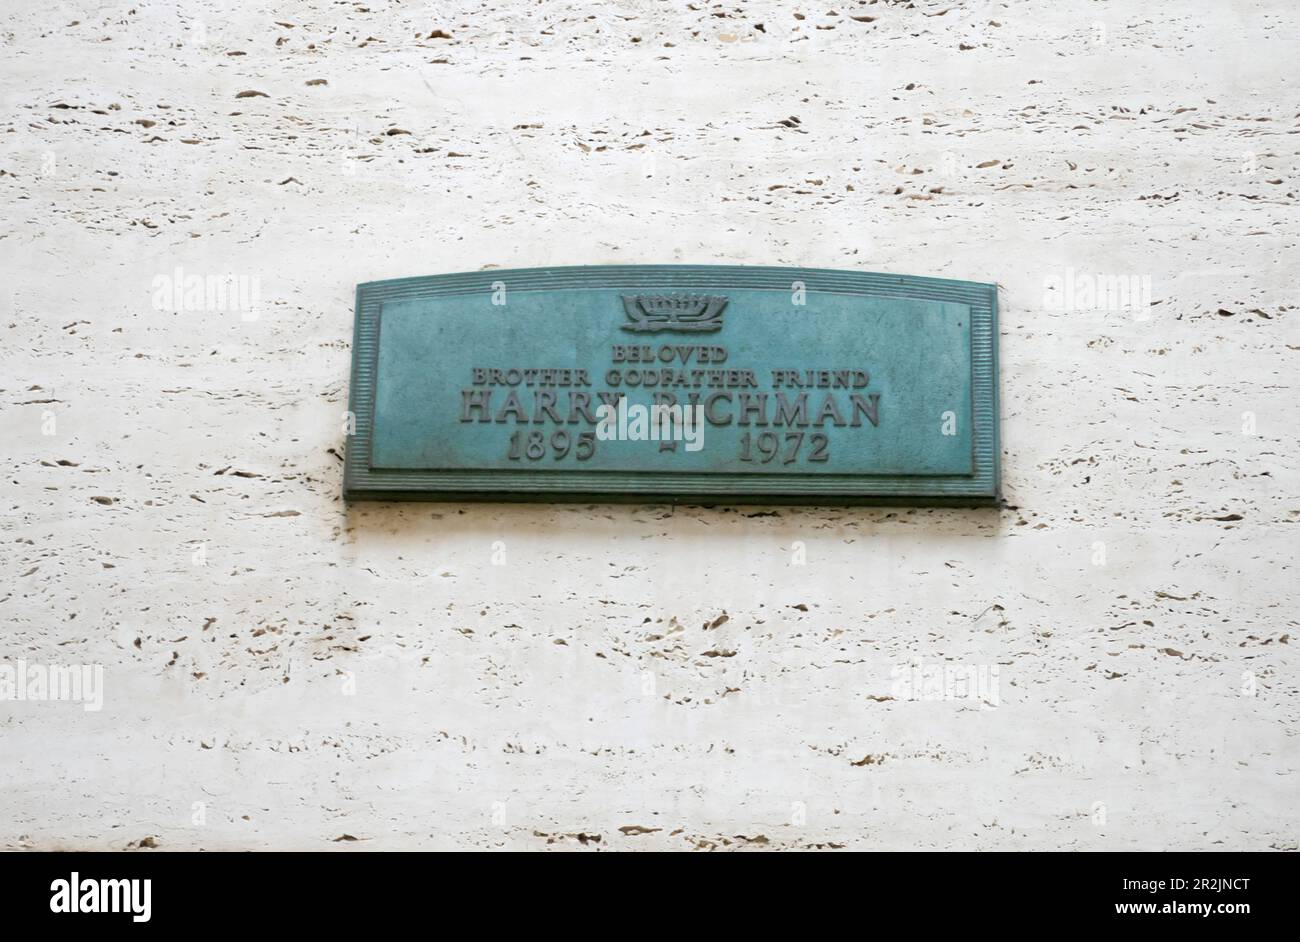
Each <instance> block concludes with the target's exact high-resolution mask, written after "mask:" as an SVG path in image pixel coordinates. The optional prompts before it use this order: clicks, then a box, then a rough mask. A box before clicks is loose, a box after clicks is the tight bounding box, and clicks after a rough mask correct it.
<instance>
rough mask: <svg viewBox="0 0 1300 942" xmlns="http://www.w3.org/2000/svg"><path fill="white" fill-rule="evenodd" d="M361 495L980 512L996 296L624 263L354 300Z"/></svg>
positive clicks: (830, 274)
mask: <svg viewBox="0 0 1300 942" xmlns="http://www.w3.org/2000/svg"><path fill="white" fill-rule="evenodd" d="M351 403H352V404H351V411H352V414H353V416H354V419H355V423H354V425H355V427H354V433H353V435H352V436H351V437H350V439H349V441H348V447H347V463H346V467H345V471H344V495H345V497H347V498H348V499H352V500H357V499H414V500H552V501H558V500H590V501H610V500H635V501H647V500H674V501H679V502H691V503H719V502H726V503H803V504H809V503H812V504H817V503H820V504H852V503H875V504H912V503H916V504H944V503H948V504H986V503H993V502H996V500H997V498H998V404H997V403H998V399H997V291H996V288H995V286H993V285H988V284H976V283H972V282H965V281H948V280H943V279H937V278H915V277H909V276H903V275H879V274H868V273H864V272H850V271H827V270H821V269H804V268H757V267H740V266H715V265H701V266H695V265H627V266H623V265H611V266H585V267H575V268H544V269H517V270H493V271H483V272H470V273H464V274H454V275H432V276H429V277H424V278H403V279H398V280H394V281H377V282H368V283H366V284H363V285H359V286H358V287H357V307H356V330H355V339H354V343H353V350H352V391H351Z"/></svg>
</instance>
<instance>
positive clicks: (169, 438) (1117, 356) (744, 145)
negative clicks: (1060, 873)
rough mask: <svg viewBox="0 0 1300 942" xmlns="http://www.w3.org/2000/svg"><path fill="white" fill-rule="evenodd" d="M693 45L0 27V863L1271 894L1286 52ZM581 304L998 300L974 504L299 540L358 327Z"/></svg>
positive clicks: (528, 16)
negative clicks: (130, 858)
mask: <svg viewBox="0 0 1300 942" xmlns="http://www.w3.org/2000/svg"><path fill="white" fill-rule="evenodd" d="M694 6H695V7H696V8H697V9H695V10H692V9H690V8H688V6H687V5H686V4H685V3H679V2H672V3H665V4H655V3H650V2H624V3H605V4H600V5H597V4H588V3H546V4H531V3H522V2H514V3H468V2H452V3H440V4H436V5H434V4H416V3H397V2H393V0H369V2H368V3H367V4H364V5H352V4H337V3H324V2H319V0H317V2H310V3H301V4H294V3H283V4H272V3H266V2H260V0H253V2H246V3H233V2H230V3H214V2H184V3H163V2H156V0H141V2H134V3H130V4H128V3H109V4H101V3H90V2H63V3H53V4H51V3H44V2H41V3H37V2H33V0H19V2H9V3H6V4H5V6H4V8H3V10H0V102H2V108H0V195H2V196H3V200H4V205H5V211H4V214H3V219H0V261H2V263H3V277H2V278H0V304H2V305H3V310H2V311H0V315H2V316H0V360H2V362H3V368H2V369H0V437H2V438H3V442H4V448H3V449H0V462H2V464H3V491H2V493H0V498H2V504H0V506H2V507H3V517H2V519H0V663H8V664H11V665H12V664H15V663H16V662H18V661H19V660H23V661H26V662H29V663H30V664H34V665H50V664H85V665H102V667H103V671H104V704H103V709H102V710H100V711H98V712H87V711H85V710H83V709H82V708H81V707H80V706H79V705H77V704H74V703H61V702H0V847H5V848H22V847H33V848H41V849H51V848H83V849H114V848H126V847H128V846H140V844H141V842H143V844H144V846H150V845H153V844H156V845H157V846H158V847H159V848H162V849H182V848H210V849H230V848H335V847H338V848H343V847H358V846H363V847H369V848H453V847H454V848H546V847H550V848H573V849H586V850H591V849H645V848H660V849H691V848H715V847H716V848H738V847H746V848H769V849H770V848H791V847H808V846H830V845H833V846H836V847H847V848H854V849H873V848H896V849H897V848H980V849H994V848H996V849H1015V848H1043V849H1047V848H1089V849H1094V848H1117V849H1122V848H1150V849H1156V848H1179V849H1199V848H1204V849H1267V848H1290V849H1295V848H1296V847H1297V841H1298V840H1300V814H1298V812H1297V803H1296V800H1295V799H1296V797H1297V778H1296V765H1297V746H1296V717H1297V691H1296V681H1295V667H1296V655H1295V651H1296V643H1295V638H1294V637H1293V636H1294V635H1297V634H1300V632H1297V614H1296V604H1297V599H1298V598H1300V590H1298V583H1297V577H1296V556H1297V552H1296V551H1297V535H1296V534H1297V531H1296V527H1297V525H1298V524H1300V495H1298V494H1297V490H1298V488H1297V484H1298V483H1300V482H1298V480H1297V458H1296V448H1295V433H1296V429H1297V425H1298V422H1300V406H1297V400H1296V374H1297V351H1298V350H1300V330H1298V329H1297V317H1298V316H1300V314H1298V313H1297V310H1296V303H1297V302H1296V288H1295V283H1296V272H1295V265H1294V262H1295V260H1296V257H1297V234H1298V232H1300V215H1298V214H1297V212H1296V186H1297V184H1296V178H1295V167H1296V155H1297V146H1298V145H1297V140H1300V138H1297V136H1296V130H1297V126H1298V125H1297V118H1296V112H1297V100H1296V94H1295V82H1294V76H1295V63H1296V62H1297V61H1300V40H1298V38H1297V37H1298V32H1297V30H1298V29H1300V13H1298V12H1297V11H1296V9H1295V8H1294V7H1293V6H1292V5H1291V4H1288V3H1285V2H1280V0H1279V2H1275V3H1268V2H1244V0H1240V2H1238V0H1234V2H1211V0H1201V2H1173V3H1162V4H1160V5H1158V7H1157V6H1153V5H1151V4H1149V3H1146V2H1141V0H1125V2H1112V3H1091V2H1068V3H1051V4H1047V3H1043V4H1031V3H1022V2H1014V3H1012V2H1008V3H1000V2H988V3H982V2H975V3H961V2H960V0H948V2H943V3H938V2H921V0H917V2H915V3H907V4H901V5H900V4H896V3H887V2H880V3H862V2H849V3H844V4H840V3H836V4H829V3H827V4H821V5H817V6H809V5H798V4H793V5H792V4H779V3H774V2H745V3H743V4H739V3H737V4H727V5H711V4H706V3H696V4H694ZM795 9H798V10H799V11H800V12H801V14H802V16H801V17H797V16H796V15H795V13H794V11H795ZM593 10H594V11H595V13H594V14H593V13H592V11H593ZM832 11H833V12H832ZM866 17H871V18H874V20H873V21H872V22H866V21H864V19H863V18H866ZM277 21H279V22H277ZM760 24H761V27H760ZM434 30H442V31H445V32H446V33H449V34H450V36H451V38H450V39H439V38H433V39H429V38H420V37H428V36H429V34H430V33H431V32H432V31H434ZM638 40H639V41H638ZM966 47H971V48H966ZM315 80H324V82H323V83H319V84H311V82H313V81H315ZM242 92H260V93H264V94H263V95H256V96H246V97H242V98H241V97H239V95H240V93H242ZM792 116H793V117H792ZM793 118H797V119H798V120H797V122H795V121H794V120H793ZM783 121H785V122H786V123H785V124H783V123H782V122H783ZM788 125H793V127H791V126H788ZM609 262H624V263H629V262H682V263H739V264H773V265H782V264H783V265H802V266H825V267H833V268H848V269H861V270H867V271H886V272H898V273H907V274H918V275H934V276H940V277H951V278H960V279H969V280H974V281H990V282H997V283H999V284H1000V286H1001V289H1002V290H1001V305H1002V307H1001V325H1002V337H1001V358H1002V378H1001V390H1002V418H1003V475H1004V481H1005V503H1006V507H1005V509H1002V510H1001V511H998V510H982V511H981V510H916V509H908V508H897V509H834V508H829V509H789V508H776V509H771V508H716V509H703V508H690V507H676V508H673V507H670V506H659V505H655V506H585V505H577V506H546V505H535V506H508V505H465V506H456V505H421V504H406V505H390V504H358V505H355V506H352V507H347V506H345V505H344V504H343V503H342V501H341V499H340V487H341V468H342V464H341V460H340V455H341V454H342V452H343V450H344V449H345V447H346V446H345V437H344V434H343V431H342V423H343V418H342V414H343V412H344V410H345V409H346V408H347V377H348V364H349V345H350V341H351V330H352V296H353V290H354V286H355V284H356V283H357V282H359V281H368V280H375V279H381V278H390V277H401V276H408V275H424V274H434V273H440V272H453V271H463V270H473V269H478V268H480V267H484V266H501V267H523V266H545V265H561V264H586V263H609ZM177 267H180V268H181V269H182V273H183V275H184V276H188V275H193V274H198V275H204V276H208V275H213V276H215V275H223V274H229V275H233V276H236V277H240V278H244V279H247V281H246V284H249V285H255V286H256V290H257V293H258V301H257V304H256V307H255V312H256V318H255V319H250V318H248V317H247V316H245V315H244V314H243V313H242V312H240V311H238V310H232V309H230V307H229V305H227V306H226V307H224V308H222V307H220V306H218V309H216V310H202V309H200V310H180V311H175V310H172V309H170V307H167V306H166V305H164V308H165V309H158V306H156V305H155V304H154V301H155V299H156V298H155V295H156V288H157V286H158V285H159V284H165V283H166V281H165V280H166V279H168V278H173V277H174V272H175V269H176V268H177ZM1130 276H1132V277H1136V278H1138V279H1139V281H1138V285H1139V294H1138V296H1137V302H1136V304H1135V305H1131V306H1129V307H1125V306H1124V305H1117V304H1113V303H1112V304H1111V305H1110V306H1109V307H1110V309H1106V306H1105V305H1103V306H1102V308H1101V309H1096V308H1094V307H1093V306H1092V305H1093V302H1092V301H1091V300H1090V299H1089V298H1088V296H1087V294H1086V291H1087V290H1089V289H1090V288H1092V287H1097V286H1104V285H1106V284H1107V283H1108V281H1107V280H1108V279H1113V278H1118V277H1124V278H1129V277H1130ZM160 278H161V279H164V281H163V282H158V281H156V279H160ZM1099 279H1100V280H1099ZM1067 281H1068V283H1069V284H1071V285H1073V287H1072V288H1069V289H1067V287H1066V285H1067ZM1067 290H1070V291H1072V292H1073V296H1072V297H1071V298H1065V299H1063V303H1057V299H1058V298H1060V296H1062V295H1064V294H1065V293H1066V291H1067ZM1148 291H1149V297H1148V295H1147V293H1146V292H1148ZM1053 292H1055V293H1053ZM1148 302H1149V303H1148ZM1071 306H1073V307H1081V308H1083V309H1082V310H1068V308H1069V307H1071ZM1063 308H1067V309H1063ZM1252 422H1253V434H1252V433H1250V429H1251V427H1252V426H1251V424H1250V423H1252ZM799 545H802V548H803V551H804V553H806V559H804V558H802V557H801V556H800V554H799ZM494 553H495V554H496V559H495V561H496V562H499V563H502V564H501V565H494ZM801 561H804V562H806V564H804V565H799V564H798V563H800V562H801ZM724 613H725V615H726V616H727V617H726V619H725V621H724V622H723V623H721V624H719V625H717V627H714V628H706V627H704V626H705V625H706V624H713V623H714V622H715V621H717V620H719V619H720V616H722V615H723V614H724ZM917 659H919V662H920V664H921V667H922V668H923V669H925V668H929V667H934V666H942V665H945V664H947V665H961V666H970V667H974V668H977V669H979V668H982V669H984V670H985V672H986V673H985V676H986V677H989V678H991V677H992V671H993V669H994V668H996V671H997V689H996V696H994V697H991V698H989V699H992V700H995V702H996V705H995V706H994V705H993V704H992V703H986V704H983V705H981V704H980V703H978V702H975V701H971V700H965V699H953V700H947V699H909V698H907V697H906V696H905V695H903V694H904V693H905V692H900V689H899V688H898V687H897V686H896V681H897V680H898V676H897V675H898V673H899V671H900V670H901V669H904V668H906V669H908V670H910V669H911V667H910V666H911V665H912V664H913V663H915V662H916V660H917ZM986 693H991V691H987V690H986ZM1252 693H1253V695H1252ZM891 697H892V698H893V699H890V698H891ZM341 838H342V840H340V839H341ZM348 838H355V839H356V843H354V842H353V841H352V840H349V839H348Z"/></svg>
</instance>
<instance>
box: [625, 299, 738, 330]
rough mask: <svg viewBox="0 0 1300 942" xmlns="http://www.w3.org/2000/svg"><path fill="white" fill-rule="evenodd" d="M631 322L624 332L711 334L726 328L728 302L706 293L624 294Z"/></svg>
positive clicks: (627, 324) (626, 325)
mask: <svg viewBox="0 0 1300 942" xmlns="http://www.w3.org/2000/svg"><path fill="white" fill-rule="evenodd" d="M622 297H623V309H624V310H625V311H626V312H627V319H628V322H627V323H626V324H624V325H623V329H624V330H631V331H637V332H642V333H650V332H653V331H658V330H677V331H711V330H718V329H720V328H721V327H722V309H723V308H725V307H726V306H727V299H726V298H723V297H718V296H716V295H702V294H672V295H666V294H654V295H647V294H637V295H626V294H625V295H623V296H622Z"/></svg>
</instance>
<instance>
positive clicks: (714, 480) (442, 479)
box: [343, 265, 1000, 506]
mask: <svg viewBox="0 0 1300 942" xmlns="http://www.w3.org/2000/svg"><path fill="white" fill-rule="evenodd" d="M796 282H799V283H802V284H803V286H804V288H805V290H806V291H807V292H808V293H809V294H810V295H811V294H814V293H816V292H830V293H835V294H840V295H850V296H854V295H856V296H862V297H871V298H902V299H916V298H920V299H926V300H934V301H950V302H956V303H960V304H965V305H967V306H968V307H969V309H970V316H971V372H972V375H971V402H972V413H973V415H972V420H973V422H974V430H973V436H972V443H973V449H974V473H973V474H971V475H953V476H927V477H918V476H915V475H876V474H873V475H862V474H837V473H834V472H831V471H817V472H809V473H806V474H803V473H801V474H797V475H792V474H763V473H761V472H745V473H731V472H709V473H695V472H677V471H637V472H614V471H585V470H547V471H542V472H539V471H535V470H523V469H521V470H518V471H515V470H490V471H488V470H485V471H466V470H439V469H436V468H431V469H428V470H414V469H403V470H392V469H376V468H371V467H370V466H369V454H370V443H371V436H372V434H373V430H374V427H373V423H374V407H375V384H376V380H377V376H376V373H377V366H378V363H377V360H378V354H379V327H380V310H381V307H382V305H383V304H384V303H385V302H386V301H396V300H408V299H413V298H423V297H438V296H445V297H449V296H455V295H468V294H473V293H476V292H491V291H492V290H493V285H494V284H498V283H500V284H504V285H505V286H506V290H507V291H508V292H515V291H535V292H536V291H540V292H546V291H566V292H571V291H580V290H584V289H620V290H629V291H638V292H649V291H665V292H667V291H683V292H695V293H718V292H725V291H726V290H727V289H750V290H770V291H773V292H781V293H783V294H785V295H789V293H790V292H791V290H792V285H794V284H795V283H796ZM350 403H351V404H350V409H351V411H352V413H353V415H354V417H355V431H354V434H353V435H352V436H351V438H350V439H349V441H348V444H347V455H346V461H345V466H344V484H343V491H344V496H345V498H346V499H348V500H362V499H365V500H436V501H470V500H489V501H582V502H614V501H618V502H627V501H633V502H660V501H672V502H676V503H688V504H719V503H726V504H741V503H749V504H752V503H761V504H826V505H833V504H885V505H945V504H948V505H962V506H978V505H988V504H995V503H997V501H998V499H999V488H1000V473H999V451H1000V445H999V424H1000V419H999V413H998V329H997V287H996V286H995V285H992V284H981V283H976V282H969V281H952V280H947V279H940V278H923V277H914V276H909V275H885V274H874V273H866V272H853V271H838V270H829V269H816V268H775V267H772V268H769V267H751V266H727V265H589V266H575V267H565V268H522V269H490V270H487V271H479V272H465V273H459V274H446V275H429V276H424V277H418V278H400V279H395V280H390V281H374V282H367V283H364V284H361V285H358V286H357V295H356V321H355V329H354V335H353V347H352V384H351V390H350Z"/></svg>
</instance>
